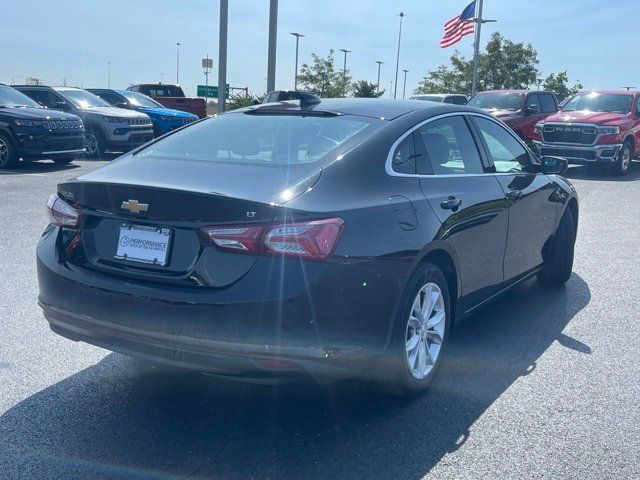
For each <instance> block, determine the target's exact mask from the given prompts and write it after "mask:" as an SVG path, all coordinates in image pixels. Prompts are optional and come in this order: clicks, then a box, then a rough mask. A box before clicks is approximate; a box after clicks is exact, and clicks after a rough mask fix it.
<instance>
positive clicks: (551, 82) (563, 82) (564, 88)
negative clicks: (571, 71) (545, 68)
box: [542, 70, 582, 101]
mask: <svg viewBox="0 0 640 480" xmlns="http://www.w3.org/2000/svg"><path fill="white" fill-rule="evenodd" d="M568 83H569V76H568V75H567V71H566V70H565V71H563V72H559V73H552V74H550V75H549V76H548V77H547V78H545V79H544V83H543V84H542V88H544V89H545V90H550V91H552V92H555V94H556V95H557V96H558V100H560V101H562V100H563V99H565V98H567V97H571V96H573V95H575V94H576V93H578V92H579V91H580V90H582V84H581V83H580V82H579V81H578V82H577V83H575V84H574V85H573V86H572V87H569V86H568Z"/></svg>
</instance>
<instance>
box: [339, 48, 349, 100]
mask: <svg viewBox="0 0 640 480" xmlns="http://www.w3.org/2000/svg"><path fill="white" fill-rule="evenodd" d="M340 51H341V52H344V64H343V65H342V95H344V96H345V97H346V96H347V53H349V52H350V51H351V50H347V49H346V48H341V49H340Z"/></svg>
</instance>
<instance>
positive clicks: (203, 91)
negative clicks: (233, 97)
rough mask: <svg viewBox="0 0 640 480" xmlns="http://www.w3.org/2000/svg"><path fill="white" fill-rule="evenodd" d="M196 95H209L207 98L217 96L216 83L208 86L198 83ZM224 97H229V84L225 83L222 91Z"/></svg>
mask: <svg viewBox="0 0 640 480" xmlns="http://www.w3.org/2000/svg"><path fill="white" fill-rule="evenodd" d="M198 96H199V97H209V98H217V97H218V86H217V85H215V86H214V85H209V86H208V87H207V86H205V85H198ZM224 96H225V98H229V84H228V83H227V88H225V92H224Z"/></svg>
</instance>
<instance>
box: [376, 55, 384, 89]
mask: <svg viewBox="0 0 640 480" xmlns="http://www.w3.org/2000/svg"><path fill="white" fill-rule="evenodd" d="M376 63H377V64H378V83H376V92H378V95H380V65H382V64H383V63H384V62H383V61H382V60H376Z"/></svg>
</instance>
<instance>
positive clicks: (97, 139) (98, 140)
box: [85, 128, 105, 158]
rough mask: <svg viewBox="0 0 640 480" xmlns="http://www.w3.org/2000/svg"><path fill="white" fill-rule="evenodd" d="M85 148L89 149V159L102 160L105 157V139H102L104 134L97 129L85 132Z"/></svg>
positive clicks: (89, 129)
mask: <svg viewBox="0 0 640 480" xmlns="http://www.w3.org/2000/svg"><path fill="white" fill-rule="evenodd" d="M85 147H86V149H87V157H90V158H100V157H102V156H103V155H104V151H105V146H104V138H102V134H101V133H100V132H99V131H98V130H97V129H95V128H88V129H87V131H86V132H85Z"/></svg>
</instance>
